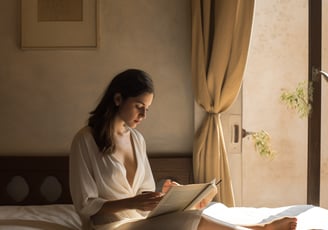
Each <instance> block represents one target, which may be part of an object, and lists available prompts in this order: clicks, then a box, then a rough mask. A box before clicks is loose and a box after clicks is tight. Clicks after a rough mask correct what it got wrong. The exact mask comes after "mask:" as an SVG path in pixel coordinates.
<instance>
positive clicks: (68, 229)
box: [0, 154, 328, 230]
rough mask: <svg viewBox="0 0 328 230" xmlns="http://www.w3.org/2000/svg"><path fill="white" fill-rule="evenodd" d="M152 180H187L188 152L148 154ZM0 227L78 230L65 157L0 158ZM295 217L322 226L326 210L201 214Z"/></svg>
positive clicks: (247, 219) (214, 207) (240, 220)
mask: <svg viewBox="0 0 328 230" xmlns="http://www.w3.org/2000/svg"><path fill="white" fill-rule="evenodd" d="M150 163H151V167H152V170H153V174H154V177H155V180H156V181H157V182H158V184H160V183H161V182H162V181H163V180H164V179H166V178H171V179H174V180H176V181H178V182H180V183H183V184H186V183H192V182H193V175H192V158H191V155H190V154H189V155H183V156H177V155H174V156H172V155H164V154H163V155H161V156H157V155H156V156H152V157H150ZM0 189H1V190H0V230H5V229H6V230H36V229H48V230H78V229H80V227H81V223H80V220H79V217H78V215H77V214H76V212H75V210H74V207H73V205H72V201H71V197H70V193H69V183H68V157H67V156H31V157H27V156H24V157H19V156H2V157H0ZM286 215H287V216H297V217H298V228H297V229H328V210H327V209H324V208H320V207H316V206H312V205H294V206H286V207H277V208H251V207H234V208H228V207H226V206H225V205H223V204H221V203H213V204H211V205H210V206H209V207H208V208H207V209H206V210H205V211H204V216H206V217H207V218H210V219H213V220H215V221H218V222H220V223H224V224H227V225H231V226H234V225H235V224H245V225H247V224H253V223H261V222H263V221H270V220H272V219H273V218H279V217H282V216H286Z"/></svg>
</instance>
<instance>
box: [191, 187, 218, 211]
mask: <svg viewBox="0 0 328 230" xmlns="http://www.w3.org/2000/svg"><path fill="white" fill-rule="evenodd" d="M217 192H218V189H217V187H216V186H215V187H214V188H213V190H212V191H211V192H210V193H209V194H208V195H207V197H205V198H204V199H203V200H201V201H200V202H199V203H198V204H196V205H195V207H194V208H195V209H203V208H205V207H206V206H207V205H208V204H209V203H210V202H211V201H212V200H213V198H214V197H215V195H216V193H217Z"/></svg>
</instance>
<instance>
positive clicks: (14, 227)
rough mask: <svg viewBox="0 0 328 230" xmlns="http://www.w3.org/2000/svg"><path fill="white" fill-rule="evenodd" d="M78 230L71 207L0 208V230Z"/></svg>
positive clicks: (77, 220) (79, 227) (78, 221)
mask: <svg viewBox="0 0 328 230" xmlns="http://www.w3.org/2000/svg"><path fill="white" fill-rule="evenodd" d="M36 229H38V230H40V229H46V230H78V229H81V222H80V219H79V216H78V215H77V213H76V212H75V210H74V207H73V205H42V206H41V205H40V206H0V230H36Z"/></svg>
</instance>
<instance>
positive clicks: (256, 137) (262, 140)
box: [251, 130, 276, 158]
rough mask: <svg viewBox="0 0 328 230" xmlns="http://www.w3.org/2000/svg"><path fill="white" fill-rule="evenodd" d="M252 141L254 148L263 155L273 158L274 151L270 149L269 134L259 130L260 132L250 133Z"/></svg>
mask: <svg viewBox="0 0 328 230" xmlns="http://www.w3.org/2000/svg"><path fill="white" fill-rule="evenodd" d="M251 136H252V139H253V141H254V147H255V150H256V151H257V152H258V153H259V154H260V155H261V156H263V157H269V158H273V157H274V156H275V155H276V152H275V151H274V150H272V149H271V143H270V142H271V138H270V135H269V134H268V133H267V132H265V131H263V130H261V131H260V132H253V133H251Z"/></svg>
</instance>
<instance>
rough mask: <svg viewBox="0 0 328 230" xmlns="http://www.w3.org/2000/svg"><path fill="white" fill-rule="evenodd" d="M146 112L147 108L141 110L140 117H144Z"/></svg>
mask: <svg viewBox="0 0 328 230" xmlns="http://www.w3.org/2000/svg"><path fill="white" fill-rule="evenodd" d="M146 113H147V110H146V109H143V110H141V112H140V117H142V118H143V119H145V118H146Z"/></svg>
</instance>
